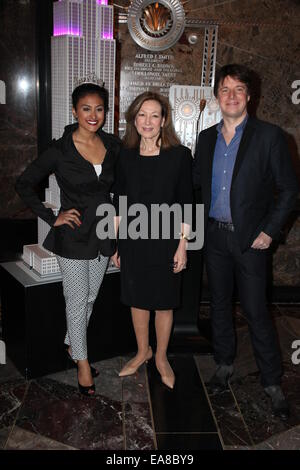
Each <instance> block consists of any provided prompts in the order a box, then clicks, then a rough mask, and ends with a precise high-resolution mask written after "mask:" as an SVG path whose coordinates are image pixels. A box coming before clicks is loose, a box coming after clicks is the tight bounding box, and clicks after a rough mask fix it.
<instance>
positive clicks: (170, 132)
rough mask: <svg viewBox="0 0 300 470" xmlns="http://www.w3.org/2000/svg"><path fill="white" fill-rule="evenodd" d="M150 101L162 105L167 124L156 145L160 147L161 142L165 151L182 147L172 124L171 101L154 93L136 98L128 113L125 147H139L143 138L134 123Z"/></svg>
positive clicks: (162, 129)
mask: <svg viewBox="0 0 300 470" xmlns="http://www.w3.org/2000/svg"><path fill="white" fill-rule="evenodd" d="M149 100H153V101H157V102H158V103H159V104H160V106H161V114H162V117H163V118H165V123H164V126H163V127H161V130H160V134H159V136H158V138H157V141H156V145H157V146H158V143H159V140H161V148H163V149H167V148H170V147H174V146H177V145H180V140H179V138H178V137H177V135H176V132H175V130H174V127H173V123H172V114H171V106H170V103H169V100H168V99H167V98H165V97H164V96H162V95H160V94H159V93H156V92H154V91H145V92H144V93H142V94H141V95H139V96H137V97H136V98H135V100H134V101H133V102H132V103H131V105H130V106H129V108H128V109H127V111H126V114H125V118H126V132H125V135H124V137H123V143H124V146H125V147H127V148H138V147H139V145H140V140H141V136H140V135H139V134H138V132H137V130H136V127H135V124H134V121H135V118H136V116H137V114H138V112H139V110H140V109H141V107H142V105H143V104H144V103H145V101H149Z"/></svg>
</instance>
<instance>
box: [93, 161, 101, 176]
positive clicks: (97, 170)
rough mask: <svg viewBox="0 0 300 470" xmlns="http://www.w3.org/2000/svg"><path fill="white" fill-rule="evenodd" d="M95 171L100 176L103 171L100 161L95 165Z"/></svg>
mask: <svg viewBox="0 0 300 470" xmlns="http://www.w3.org/2000/svg"><path fill="white" fill-rule="evenodd" d="M94 168H95V172H96V173H97V176H100V175H101V173H102V164H101V163H99V165H94Z"/></svg>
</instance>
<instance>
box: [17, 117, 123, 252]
mask: <svg viewBox="0 0 300 470" xmlns="http://www.w3.org/2000/svg"><path fill="white" fill-rule="evenodd" d="M77 126H78V124H71V125H69V126H67V127H66V128H65V132H64V135H63V137H62V138H61V139H59V140H57V141H56V140H54V141H53V142H52V145H51V146H50V147H49V148H48V149H47V150H46V151H45V152H44V153H42V154H41V155H40V156H39V157H38V158H37V159H36V160H34V161H33V162H32V163H31V164H30V165H29V166H28V167H27V168H26V170H25V171H24V172H23V174H22V175H21V176H20V177H19V178H18V180H17V183H16V191H17V193H18V194H19V195H20V197H21V198H22V199H23V201H24V202H25V203H26V204H27V205H28V206H29V207H30V208H31V209H32V211H33V212H34V213H35V214H36V215H38V216H39V217H41V218H42V219H43V220H45V221H46V222H47V223H48V224H49V225H50V226H51V229H50V232H49V233H48V235H47V237H46V239H45V241H44V244H43V246H44V247H45V248H46V249H47V250H49V251H51V252H53V253H55V254H57V255H60V256H63V257H65V258H70V259H94V258H96V257H97V256H98V254H99V252H100V253H101V254H102V255H104V256H111V255H112V254H113V253H114V252H115V249H116V243H115V240H113V239H109V238H107V239H105V240H100V239H98V237H97V234H96V227H97V223H98V222H99V220H100V219H101V217H98V216H96V210H97V207H98V206H99V204H101V203H111V198H110V190H111V187H112V184H113V182H114V177H115V166H116V162H117V159H118V154H119V150H120V147H121V141H120V139H119V138H118V137H116V136H114V135H112V134H107V133H106V132H104V131H102V130H99V131H98V134H99V136H100V138H101V140H102V142H103V144H104V146H105V148H106V150H107V151H106V155H105V158H104V161H103V164H102V172H101V174H100V176H99V177H97V174H96V172H95V169H94V167H93V165H92V164H91V163H90V162H88V161H87V160H85V159H84V158H83V157H82V156H81V155H80V154H79V153H78V151H77V149H76V147H75V145H74V143H73V139H72V134H73V132H74V131H75V129H76V128H77ZM51 173H54V174H55V176H56V179H57V183H58V185H59V187H60V197H61V210H63V211H66V210H68V209H72V208H75V209H77V210H78V211H79V212H80V214H81V217H80V220H81V222H82V224H81V225H80V227H77V226H76V227H75V229H72V228H71V227H70V226H69V225H66V224H64V225H60V226H58V227H54V226H53V225H54V223H55V220H56V216H55V215H54V214H53V212H52V209H50V208H46V207H45V206H44V205H43V204H42V202H41V201H40V200H39V198H38V195H37V194H36V192H35V186H36V185H37V184H38V183H39V182H40V181H42V180H43V179H44V178H45V177H46V176H48V175H50V174H51Z"/></svg>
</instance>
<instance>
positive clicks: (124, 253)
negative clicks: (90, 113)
mask: <svg viewBox="0 0 300 470" xmlns="http://www.w3.org/2000/svg"><path fill="white" fill-rule="evenodd" d="M126 120H127V127H126V134H125V137H124V139H123V141H124V142H123V143H124V148H123V149H122V151H121V153H120V158H119V164H118V166H117V175H116V185H115V187H114V201H115V206H116V209H117V211H118V212H117V213H118V214H119V216H121V218H120V217H119V218H118V223H119V222H120V225H119V240H118V252H117V253H116V254H115V255H114V256H113V262H114V264H115V265H116V266H120V268H121V300H122V302H123V303H125V304H127V305H130V306H131V313H132V321H133V325H134V330H135V334H136V339H137V345H138V352H137V355H136V356H135V357H134V358H133V359H132V360H130V361H129V362H128V363H127V364H126V365H125V367H124V368H123V369H122V370H121V372H120V374H119V375H120V377H123V376H127V375H131V374H134V373H135V372H136V370H137V369H138V368H139V367H140V365H141V364H143V363H144V362H145V361H147V360H148V359H150V358H151V357H152V349H151V347H150V346H149V334H148V326H149V315H150V310H155V312H156V316H155V328H156V338H157V349H156V355H155V361H156V366H157V369H158V371H159V373H160V375H161V380H162V382H163V384H165V385H166V386H167V387H168V388H170V389H173V387H174V383H175V376H174V372H173V370H172V368H171V366H170V364H169V362H168V359H167V355H166V354H167V348H168V343H169V338H170V333H171V329H172V323H173V309H174V308H175V307H178V306H179V303H180V281H181V275H180V274H179V273H180V272H181V271H182V269H184V268H185V266H186V260H187V257H186V248H187V239H188V231H189V226H188V225H187V224H185V223H184V217H181V216H180V220H179V224H178V228H177V232H178V233H174V230H173V229H174V224H173V225H172V224H171V230H170V235H169V236H168V237H167V238H164V236H163V225H162V224H161V226H160V227H157V228H158V229H159V230H158V233H157V237H155V236H153V233H151V228H152V229H154V228H155V227H154V221H153V220H151V219H150V216H149V215H150V211H151V208H153V207H154V205H161V204H165V207H169V208H170V207H171V206H172V205H173V204H176V203H177V204H178V205H179V206H180V208H181V209H182V207H183V205H184V204H191V203H192V199H193V194H192V169H191V168H192V158H191V153H190V151H189V149H187V148H186V147H183V146H182V145H180V141H179V139H178V138H177V136H176V134H175V131H174V129H173V126H172V120H171V111H170V106H169V103H168V101H167V100H166V98H164V97H163V96H161V95H159V94H157V93H152V92H145V93H143V94H142V95H140V96H138V97H137V98H136V99H135V100H134V101H133V103H132V104H131V105H130V107H129V109H128V111H127V114H126ZM120 196H126V197H127V206H128V208H130V207H131V208H133V207H134V206H133V205H134V204H137V203H139V204H143V205H144V207H145V208H146V209H147V214H146V220H144V222H145V227H141V232H143V231H144V230H146V232H147V236H148V238H146V239H142V238H137V239H136V237H133V238H132V237H131V236H130V234H129V236H127V238H126V239H123V238H124V237H123V235H122V236H121V231H122V230H123V229H122V216H123V214H122V210H121V204H119V201H120ZM156 207H157V206H156ZM141 208H142V207H141ZM142 209H143V208H142ZM181 212H183V211H182V210H181ZM124 215H125V214H124ZM163 219H164V220H163V223H164V222H166V214H165V216H163ZM123 220H127V222H128V223H127V224H126V222H125V224H126V229H127V228H130V223H131V222H132V220H133V219H132V217H130V215H128V217H127V216H126V217H124V218H123ZM151 223H152V226H151ZM123 228H124V227H123Z"/></svg>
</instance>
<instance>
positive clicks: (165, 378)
mask: <svg viewBox="0 0 300 470" xmlns="http://www.w3.org/2000/svg"><path fill="white" fill-rule="evenodd" d="M168 364H169V363H168ZM156 368H157V370H158V372H159V374H160V378H161V382H162V385H164V386H165V387H166V388H167V389H168V390H174V387H175V374H174V372H173V369H172V367H171V366H170V364H169V369H170V370H169V371H168V373H165V374H163V373H161V371H160V369H159V368H158V366H157V363H156Z"/></svg>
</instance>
